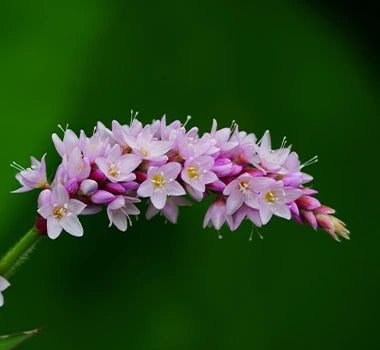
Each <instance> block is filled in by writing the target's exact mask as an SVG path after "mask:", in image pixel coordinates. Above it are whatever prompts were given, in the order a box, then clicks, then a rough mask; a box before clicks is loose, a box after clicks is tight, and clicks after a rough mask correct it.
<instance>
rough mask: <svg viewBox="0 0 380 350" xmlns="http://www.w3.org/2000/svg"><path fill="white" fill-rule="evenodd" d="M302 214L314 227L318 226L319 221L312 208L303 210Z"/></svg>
mask: <svg viewBox="0 0 380 350" xmlns="http://www.w3.org/2000/svg"><path fill="white" fill-rule="evenodd" d="M301 216H302V217H303V218H304V219H305V220H306V222H307V223H308V224H309V225H310V226H311V227H312V228H314V229H317V228H318V221H317V219H316V217H315V215H314V213H313V212H312V211H310V210H303V209H302V210H301Z"/></svg>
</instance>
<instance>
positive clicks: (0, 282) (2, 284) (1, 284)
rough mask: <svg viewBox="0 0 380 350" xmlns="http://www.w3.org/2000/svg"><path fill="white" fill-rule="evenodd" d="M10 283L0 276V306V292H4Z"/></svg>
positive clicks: (0, 298) (2, 301) (1, 302)
mask: <svg viewBox="0 0 380 350" xmlns="http://www.w3.org/2000/svg"><path fill="white" fill-rule="evenodd" d="M10 285H11V284H10V283H9V282H8V281H7V280H6V279H5V278H4V277H1V276H0V307H1V306H3V305H4V297H3V294H1V292H4V291H5V290H6V289H7V288H8V287H9V286H10Z"/></svg>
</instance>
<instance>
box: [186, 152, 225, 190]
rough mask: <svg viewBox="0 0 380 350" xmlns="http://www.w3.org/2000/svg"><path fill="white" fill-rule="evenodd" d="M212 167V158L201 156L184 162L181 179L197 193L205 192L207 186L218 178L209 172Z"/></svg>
mask: <svg viewBox="0 0 380 350" xmlns="http://www.w3.org/2000/svg"><path fill="white" fill-rule="evenodd" d="M213 166H214V158H212V157H210V156H201V157H197V158H190V159H188V160H186V162H185V166H184V169H183V171H182V173H181V178H182V180H183V181H185V182H186V183H187V184H189V185H190V186H191V187H192V188H194V189H195V190H197V191H199V192H202V193H203V192H204V191H205V190H206V186H205V185H207V184H209V183H211V182H214V181H217V180H218V177H217V176H216V175H215V174H214V173H213V172H212V171H211V168H212V167H213Z"/></svg>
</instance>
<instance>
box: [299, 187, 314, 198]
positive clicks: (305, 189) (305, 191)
mask: <svg viewBox="0 0 380 350" xmlns="http://www.w3.org/2000/svg"><path fill="white" fill-rule="evenodd" d="M302 191H303V193H305V194H307V195H309V196H312V195H314V194H317V193H318V191H317V190H314V189H313V188H309V187H305V188H302Z"/></svg>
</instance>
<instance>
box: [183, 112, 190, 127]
mask: <svg viewBox="0 0 380 350" xmlns="http://www.w3.org/2000/svg"><path fill="white" fill-rule="evenodd" d="M190 119H191V115H188V116H187V117H186V121H185V122H184V123H183V124H182V126H183V127H185V126H186V124H187V123H188V122H189V121H190Z"/></svg>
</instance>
